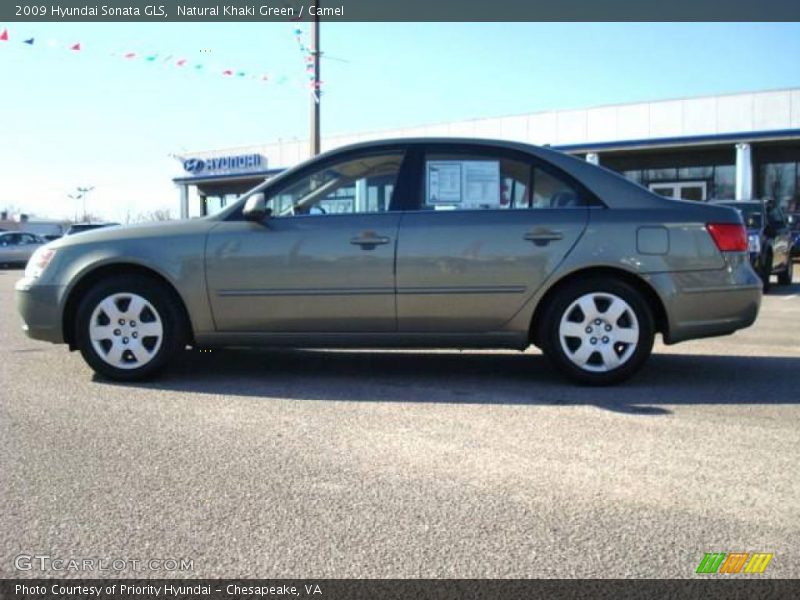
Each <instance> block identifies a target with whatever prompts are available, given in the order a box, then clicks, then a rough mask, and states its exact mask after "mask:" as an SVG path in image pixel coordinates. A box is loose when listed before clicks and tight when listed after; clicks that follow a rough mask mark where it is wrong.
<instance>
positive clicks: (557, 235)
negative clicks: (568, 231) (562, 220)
mask: <svg viewBox="0 0 800 600" xmlns="http://www.w3.org/2000/svg"><path fill="white" fill-rule="evenodd" d="M525 239H526V240H527V241H529V242H533V243H534V244H536V245H537V246H544V245H545V244H549V243H550V242H556V241H558V240H563V239H564V234H563V233H561V232H560V231H553V230H552V229H537V230H535V231H529V232H528V233H526V234H525Z"/></svg>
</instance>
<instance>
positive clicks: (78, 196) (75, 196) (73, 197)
mask: <svg viewBox="0 0 800 600" xmlns="http://www.w3.org/2000/svg"><path fill="white" fill-rule="evenodd" d="M82 197H83V195H82V194H67V198H69V199H70V200H80V199H81V198H82ZM73 221H74V222H75V223H77V222H78V207H77V206H76V207H75V218H74V219H73Z"/></svg>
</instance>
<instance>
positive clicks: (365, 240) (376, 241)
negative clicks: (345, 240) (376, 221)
mask: <svg viewBox="0 0 800 600" xmlns="http://www.w3.org/2000/svg"><path fill="white" fill-rule="evenodd" d="M390 241H391V240H390V239H389V238H388V237H386V236H383V235H377V234H376V233H375V232H373V231H365V232H364V233H362V234H361V235H357V236H356V237H354V238H351V240H350V243H351V244H353V245H356V246H361V248H362V249H364V250H372V249H373V248H374V247H375V246H379V245H381V244H388V243H389V242H390Z"/></svg>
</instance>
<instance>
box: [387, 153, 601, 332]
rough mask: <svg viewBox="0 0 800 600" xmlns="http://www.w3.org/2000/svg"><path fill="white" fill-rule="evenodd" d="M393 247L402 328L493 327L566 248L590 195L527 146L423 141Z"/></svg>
mask: <svg viewBox="0 0 800 600" xmlns="http://www.w3.org/2000/svg"><path fill="white" fill-rule="evenodd" d="M417 152H418V153H419V154H418V156H417V158H416V164H417V169H416V174H417V182H418V184H417V185H416V186H415V190H416V194H415V201H416V202H415V204H414V205H412V206H410V207H408V208H410V210H407V211H406V212H404V215H403V219H402V221H401V225H400V235H399V239H398V247H397V318H398V327H399V329H400V331H404V332H448V333H455V332H475V331H496V330H499V329H501V328H502V326H503V324H504V323H506V322H507V321H508V320H509V319H511V318H512V317H513V316H514V315H515V314H516V313H517V312H518V311H519V310H520V308H521V307H522V306H523V304H524V303H525V301H526V300H527V299H528V298H530V296H531V295H532V294H533V293H534V292H535V291H536V290H537V289H538V288H539V287H540V286H541V285H542V283H543V282H544V281H545V280H546V279H547V277H548V276H549V275H550V274H551V273H552V272H553V270H554V269H555V268H556V266H557V265H558V264H559V263H560V262H561V261H562V260H563V259H564V257H565V256H566V255H567V254H568V253H569V252H570V250H571V249H572V248H573V247H574V245H575V243H576V242H577V240H578V239H579V238H580V236H581V234H582V232H583V231H584V229H585V227H586V225H587V221H588V211H589V208H588V204H589V203H590V200H589V199H588V198H587V194H586V192H585V191H584V190H582V188H581V187H580V186H579V185H578V184H576V182H571V181H570V180H568V179H567V178H566V177H565V176H564V175H563V174H562V173H561V172H560V171H558V170H557V169H555V168H553V167H552V166H550V165H549V164H543V163H541V162H539V161H538V160H536V159H534V158H533V157H531V156H529V155H528V154H527V153H523V152H518V151H514V150H509V149H505V148H502V147H493V146H485V145H476V146H474V147H471V146H465V145H454V144H429V145H427V146H424V147H423V148H421V149H419V150H418V151H417Z"/></svg>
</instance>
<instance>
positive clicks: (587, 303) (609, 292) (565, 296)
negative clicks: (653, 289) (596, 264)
mask: <svg viewBox="0 0 800 600" xmlns="http://www.w3.org/2000/svg"><path fill="white" fill-rule="evenodd" d="M543 317H544V325H543V327H544V329H543V332H544V335H543V336H542V342H543V344H542V349H543V351H544V353H545V355H546V356H547V357H548V358H549V359H550V360H551V361H552V362H553V364H555V366H556V367H558V368H559V370H561V371H562V372H563V373H565V374H566V375H567V376H568V377H570V378H571V379H573V380H575V381H578V382H580V383H586V384H590V385H609V384H613V383H619V382H621V381H624V380H626V379H628V378H629V377H631V376H632V375H633V374H634V373H636V372H637V371H638V370H639V369H640V368H641V367H642V365H643V364H644V362H645V361H646V360H647V357H648V356H650V352H651V351H652V348H653V338H654V335H655V326H654V324H653V316H652V314H651V311H650V308H649V307H648V305H647V302H646V301H645V300H644V298H642V295H641V294H640V293H639V292H638V291H637V290H636V289H635V288H633V287H632V286H630V285H628V284H626V283H624V282H622V281H617V280H613V279H610V280H605V279H601V278H592V279H588V280H586V281H575V282H573V283H571V284H568V285H567V286H565V287H564V288H563V289H561V290H559V291H558V292H557V293H556V295H555V297H554V298H553V300H552V301H551V302H550V305H549V306H548V308H547V310H546V311H545V313H544V315H543Z"/></svg>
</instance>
